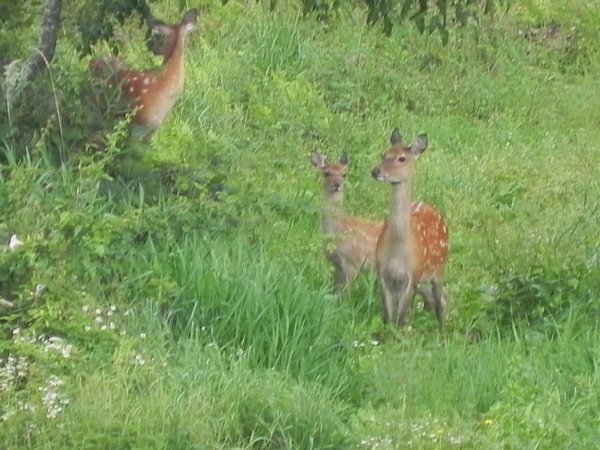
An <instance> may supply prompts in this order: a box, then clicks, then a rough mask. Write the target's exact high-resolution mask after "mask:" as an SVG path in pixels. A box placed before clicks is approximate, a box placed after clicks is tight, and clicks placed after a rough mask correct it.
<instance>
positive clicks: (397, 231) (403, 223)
mask: <svg viewBox="0 0 600 450" xmlns="http://www.w3.org/2000/svg"><path fill="white" fill-rule="evenodd" d="M410 205H411V189H410V180H409V181H405V182H402V183H393V184H392V193H391V195H390V216H389V219H388V239H389V244H390V246H391V248H406V249H407V248H408V243H409V236H410V215H411V206H410Z"/></svg>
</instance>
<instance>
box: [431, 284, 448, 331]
mask: <svg viewBox="0 0 600 450" xmlns="http://www.w3.org/2000/svg"><path fill="white" fill-rule="evenodd" d="M431 292H432V293H433V298H434V301H435V305H434V306H435V315H436V317H437V320H438V323H439V325H440V328H442V327H443V326H444V320H445V319H446V309H447V307H448V298H447V297H446V294H445V293H444V289H443V283H442V280H436V279H434V280H431Z"/></svg>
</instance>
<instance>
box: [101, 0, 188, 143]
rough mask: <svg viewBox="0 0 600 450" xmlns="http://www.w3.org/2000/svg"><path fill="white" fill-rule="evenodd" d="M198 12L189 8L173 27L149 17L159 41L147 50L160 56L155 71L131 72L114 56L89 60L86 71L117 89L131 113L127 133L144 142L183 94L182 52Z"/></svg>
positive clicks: (133, 70) (149, 23) (183, 68)
mask: <svg viewBox="0 0 600 450" xmlns="http://www.w3.org/2000/svg"><path fill="white" fill-rule="evenodd" d="M197 20H198V12H197V10H196V9H191V10H189V11H188V12H186V13H185V14H184V16H183V18H182V19H181V21H180V22H179V23H177V24H166V23H164V22H162V21H159V20H156V19H154V18H153V17H151V18H150V19H149V20H148V25H149V27H150V28H151V29H152V34H153V37H158V38H162V41H161V40H160V39H159V41H158V42H155V43H154V44H153V45H152V46H151V48H150V50H151V51H152V53H154V54H155V55H159V56H163V62H162V66H161V68H160V69H159V70H135V69H131V68H129V67H127V65H126V63H125V62H124V61H123V60H122V59H121V58H120V57H118V56H116V57H115V56H108V57H103V58H98V59H93V60H91V61H90V71H91V73H92V75H93V76H95V77H97V78H102V79H107V80H108V84H109V85H110V86H111V87H120V90H121V96H122V98H124V99H125V100H126V102H127V104H128V107H129V109H131V110H132V111H133V118H132V127H131V134H132V135H133V136H134V137H137V138H139V139H141V140H148V139H149V138H150V137H151V136H152V135H153V134H154V132H156V130H158V128H160V126H161V125H162V124H163V122H164V121H165V119H166V118H167V116H168V114H169V112H170V111H171V109H172V108H173V106H174V105H175V102H176V101H177V100H178V98H179V96H180V95H181V92H182V91H183V83H184V75H185V67H184V50H185V41H186V37H187V35H188V33H189V32H190V31H192V30H193V29H195V28H196V23H197Z"/></svg>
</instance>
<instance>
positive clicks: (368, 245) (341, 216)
mask: <svg viewBox="0 0 600 450" xmlns="http://www.w3.org/2000/svg"><path fill="white" fill-rule="evenodd" d="M311 161H312V163H313V165H314V166H315V167H316V168H317V169H319V171H320V172H321V174H322V176H323V205H322V214H321V227H322V229H323V233H324V234H325V236H326V239H325V243H324V245H323V247H324V251H325V255H326V257H327V259H328V260H329V261H330V262H331V264H332V265H333V268H334V275H333V282H334V288H335V291H336V292H337V293H342V292H347V289H348V287H349V286H350V285H351V284H352V282H353V281H354V280H355V279H356V277H357V276H358V274H359V272H360V271H361V270H374V269H375V246H376V244H377V237H378V236H379V234H380V233H381V230H382V229H383V222H377V221H373V220H368V219H363V218H361V217H354V216H351V215H348V214H347V213H346V212H345V211H344V208H343V202H344V182H345V178H346V171H347V169H348V156H347V154H346V153H344V154H343V155H342V157H341V158H340V160H339V162H337V163H332V164H327V162H326V160H325V156H323V155H321V154H320V153H318V152H314V153H313V154H312V155H311Z"/></svg>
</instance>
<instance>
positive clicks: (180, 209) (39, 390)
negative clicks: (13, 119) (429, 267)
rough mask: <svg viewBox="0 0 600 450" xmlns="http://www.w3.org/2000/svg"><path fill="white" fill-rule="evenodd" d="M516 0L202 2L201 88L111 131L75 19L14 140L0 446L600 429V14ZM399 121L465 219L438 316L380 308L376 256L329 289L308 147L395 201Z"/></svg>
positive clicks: (272, 445) (1, 322) (364, 445)
mask: <svg viewBox="0 0 600 450" xmlns="http://www.w3.org/2000/svg"><path fill="white" fill-rule="evenodd" d="M179 3H180V2H172V1H163V2H160V4H156V5H154V6H153V8H154V9H156V11H155V14H156V15H157V16H159V17H162V18H165V19H169V20H171V19H172V20H177V19H178V18H179V17H180V12H181V10H183V8H182V9H181V10H180V8H179ZM514 3H515V4H513V5H512V7H511V8H510V9H509V10H508V11H507V12H502V13H498V14H497V15H496V16H495V17H493V18H491V17H484V18H482V20H481V23H480V24H479V25H477V26H476V25H474V24H471V25H469V26H467V27H465V28H455V27H452V28H451V31H450V38H449V42H448V44H447V45H446V46H444V45H442V43H441V39H440V37H439V36H438V35H436V34H433V35H421V34H419V33H418V32H417V31H416V28H415V26H414V25H413V24H411V23H410V22H407V23H405V24H403V25H401V26H400V25H399V26H396V27H395V28H394V29H393V32H392V34H391V36H389V37H386V36H384V35H383V34H382V33H381V30H380V29H379V28H378V27H371V26H367V25H365V23H364V11H362V10H361V8H357V9H355V10H354V11H351V10H350V9H344V8H342V9H341V10H340V12H339V14H337V15H335V16H334V17H333V18H332V19H331V20H330V21H329V22H327V23H320V22H318V21H316V20H314V18H311V17H304V16H302V15H301V14H299V13H298V11H297V9H298V8H297V5H295V4H291V3H287V2H280V4H279V5H278V8H277V10H276V11H275V12H273V13H272V12H269V11H268V8H267V5H266V4H265V5H261V4H260V3H255V2H247V3H246V2H233V1H230V2H229V3H227V4H226V5H221V4H220V2H217V3H212V2H204V3H203V4H202V5H190V6H199V7H200V9H201V10H202V16H201V18H200V27H199V28H200V29H199V30H197V31H196V32H195V33H194V34H193V35H192V36H191V38H190V40H189V42H188V45H187V52H186V70H187V72H186V77H187V78H186V82H185V90H184V94H183V96H182V98H181V100H180V101H179V102H178V103H177V105H176V106H175V108H174V110H173V111H172V113H171V115H170V116H169V119H168V120H167V122H166V123H165V125H164V126H163V127H162V128H161V129H160V130H159V132H158V133H157V134H156V135H155V136H154V138H153V140H152V142H151V143H150V144H141V143H135V142H127V141H126V140H124V139H123V138H122V135H123V130H124V126H123V125H120V126H118V127H117V128H116V129H114V130H110V133H109V137H108V142H109V146H108V150H104V151H94V144H93V142H96V140H95V139H96V138H93V137H90V134H91V133H92V132H91V131H90V129H88V128H86V127H85V126H84V124H86V123H87V122H86V120H87V119H86V117H88V116H87V115H86V114H89V112H90V110H91V109H92V108H93V106H91V104H90V103H87V101H88V99H89V97H86V95H85V94H86V93H87V92H88V91H89V88H88V87H87V83H88V80H87V77H88V74H87V60H86V59H83V60H80V59H79V57H78V54H77V52H76V50H75V45H76V43H75V41H74V38H73V36H70V35H69V34H68V33H66V34H65V35H63V36H61V39H60V40H59V45H58V49H57V54H56V57H55V60H54V62H53V67H52V75H53V79H52V83H53V84H52V86H51V89H50V90H49V91H48V93H49V94H50V97H51V98H52V101H50V108H51V109H52V108H54V109H55V110H56V111H57V112H58V115H57V114H54V115H53V119H51V120H49V121H48V122H47V123H46V124H45V126H44V127H43V128H42V129H40V130H39V131H38V132H37V134H36V137H35V139H34V140H32V141H31V142H35V145H31V146H30V147H27V148H26V147H25V146H24V145H23V144H21V141H19V140H18V139H17V138H16V137H15V135H10V136H9V135H8V134H7V136H0V138H1V139H0V143H1V146H2V154H3V155H4V156H3V159H4V160H6V163H5V164H4V165H3V166H1V167H0V242H5V243H8V242H9V239H10V237H11V236H12V235H13V234H16V235H17V236H18V238H19V239H20V240H21V241H22V242H23V244H22V245H21V246H19V247H17V248H15V249H13V250H11V249H9V247H8V245H7V244H6V245H4V248H0V297H2V299H4V300H6V301H9V302H11V303H12V304H13V307H12V308H6V307H2V306H0V330H1V332H2V334H1V335H0V336H1V337H0V449H7V450H8V449H10V450H12V449H62V448H65V449H67V448H73V449H169V450H173V449H207V450H216V449H223V450H225V449H228V450H229V449H232V450H233V449H236V450H242V449H248V450H249V449H273V450H274V449H314V450H316V449H381V450H383V449H411V448H414V449H498V450H500V449H503V450H504V449H515V450H516V449H519V450H521V449H531V450H541V449H548V450H550V449H596V448H598V445H599V442H600V431H599V430H600V328H599V323H600V322H599V320H598V317H600V316H599V313H600V307H599V304H600V205H599V202H598V198H599V197H600V178H599V177H598V167H599V166H600V152H599V150H598V148H597V146H598V142H599V141H600V108H599V107H598V92H600V47H598V45H597V42H598V29H599V28H600V10H598V8H597V6H596V5H595V2H592V1H586V0H576V1H567V0H560V1H553V2H549V1H544V0H527V1H523V2H514ZM516 3H519V4H516ZM125 32H127V33H131V35H132V36H134V37H135V39H133V38H132V40H131V45H129V46H127V47H125V48H124V54H125V58H126V59H127V60H128V62H129V63H130V64H131V65H133V66H136V67H147V66H152V65H156V64H158V63H157V61H156V60H153V59H152V58H151V57H150V55H149V54H148V52H147V51H146V50H145V47H144V46H143V44H142V42H141V38H140V36H139V34H140V33H141V32H140V31H139V30H137V29H136V28H135V27H134V26H131V27H130V28H127V27H126V28H125V31H124V33H125ZM32 36H33V34H32ZM138 38H140V43H139V45H137V44H136V39H138ZM15 46H16V47H17V46H18V47H26V42H19V43H18V45H17V44H15ZM102 50H103V49H98V51H102ZM49 86H50V84H49ZM40 104H43V102H42V103H40ZM40 108H41V106H40ZM32 116H35V111H32ZM58 117H60V118H61V122H59V121H58ZM2 120H4V119H2ZM6 123H8V122H6ZM394 127H399V128H400V129H401V130H402V132H403V133H404V135H405V136H406V137H407V139H411V138H412V137H413V136H416V135H417V134H419V133H423V132H426V133H427V134H428V137H429V148H428V149H427V151H426V152H425V153H424V154H423V156H422V157H421V158H420V159H419V161H418V162H417V164H416V172H415V175H414V183H413V197H415V199H419V200H424V201H427V202H428V203H431V204H433V205H435V206H436V207H437V208H438V209H439V210H440V211H442V212H443V214H444V215H445V216H446V218H447V220H448V223H449V226H450V233H451V256H450V263H449V267H448V272H447V284H446V286H447V290H448V292H449V295H450V298H451V306H450V310H449V317H448V323H447V326H446V328H445V330H443V331H442V332H439V331H438V329H437V323H436V320H435V317H434V315H432V314H430V313H428V312H424V311H421V310H420V309H421V308H420V307H419V305H417V303H419V302H415V311H414V313H413V315H412V318H411V322H410V325H409V326H407V327H405V328H403V329H394V328H393V327H386V326H384V325H383V324H382V321H381V317H380V297H379V288H378V285H377V281H376V277H375V276H374V275H371V274H365V276H362V277H361V278H360V279H359V280H358V281H357V283H356V284H355V285H354V286H353V288H352V290H351V292H350V294H349V295H348V296H346V297H344V298H342V299H339V298H337V297H336V296H334V295H333V294H332V289H331V288H332V285H331V270H330V267H329V266H328V264H327V262H326V260H325V258H324V256H323V255H322V251H321V242H322V237H323V236H322V234H321V231H320V226H319V211H320V202H321V182H320V178H319V174H318V172H317V171H316V170H315V169H314V168H313V167H312V165H311V163H310V159H309V157H310V153H311V152H312V151H315V150H318V151H320V152H321V153H323V154H326V155H328V156H329V157H330V158H336V159H337V158H338V157H339V156H340V155H341V154H342V152H344V151H346V152H347V153H348V156H349V158H350V169H349V176H348V182H347V191H346V202H345V205H346V208H347V209H348V210H349V211H351V212H352V213H353V214H356V215H359V216H364V217H369V218H373V219H383V218H385V217H386V214H387V208H388V202H389V197H388V196H389V187H388V186H387V185H384V183H376V182H375V181H373V179H372V178H371V176H370V171H371V169H372V168H373V167H374V166H375V165H376V164H377V163H378V161H379V159H380V156H381V154H382V153H383V152H384V151H385V150H386V149H387V146H388V143H389V136H390V132H391V130H392V129H393V128H394ZM3 129H5V128H3ZM94 132H96V131H94ZM72 142H73V143H72ZM74 142H77V143H81V142H84V143H87V144H74ZM90 143H92V144H90ZM57 150H58V152H59V153H60V155H61V157H62V160H63V161H68V162H63V163H62V164H60V163H57V162H56V158H55V156H56V154H57Z"/></svg>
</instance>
